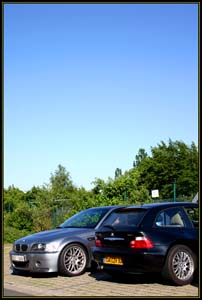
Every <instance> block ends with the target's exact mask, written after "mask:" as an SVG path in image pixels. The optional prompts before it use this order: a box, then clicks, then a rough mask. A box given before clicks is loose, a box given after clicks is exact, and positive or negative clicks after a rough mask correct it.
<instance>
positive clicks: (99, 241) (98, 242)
mask: <svg viewBox="0 0 202 300" xmlns="http://www.w3.org/2000/svg"><path fill="white" fill-rule="evenodd" d="M95 246H96V247H102V242H101V240H99V239H98V238H96V240H95Z"/></svg>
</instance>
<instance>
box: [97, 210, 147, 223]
mask: <svg viewBox="0 0 202 300" xmlns="http://www.w3.org/2000/svg"><path fill="white" fill-rule="evenodd" d="M146 212H147V210H146V209H139V208H138V209H124V208H123V209H121V210H118V211H114V212H112V213H111V214H110V215H109V216H108V218H107V219H106V220H105V221H104V223H103V224H102V225H103V226H106V225H107V226H113V227H121V226H134V227H136V226H138V225H139V224H140V222H141V220H142V218H143V216H144V215H145V214H146Z"/></svg>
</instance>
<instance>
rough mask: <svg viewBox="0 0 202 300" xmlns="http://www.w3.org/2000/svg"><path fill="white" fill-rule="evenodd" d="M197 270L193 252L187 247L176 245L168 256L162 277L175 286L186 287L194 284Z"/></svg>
mask: <svg viewBox="0 0 202 300" xmlns="http://www.w3.org/2000/svg"><path fill="white" fill-rule="evenodd" d="M195 268H196V258H195V254H194V253H193V252H192V250H191V249H190V248H189V247H187V246H185V245H176V246H174V247H172V248H171V249H170V250H169V252H168V254H167V258H166V261H165V265H164V268H163V271H162V275H163V278H164V279H165V280H168V281H170V282H172V283H174V284H175V285H186V284H190V283H191V282H192V280H193V277H194V271H195Z"/></svg>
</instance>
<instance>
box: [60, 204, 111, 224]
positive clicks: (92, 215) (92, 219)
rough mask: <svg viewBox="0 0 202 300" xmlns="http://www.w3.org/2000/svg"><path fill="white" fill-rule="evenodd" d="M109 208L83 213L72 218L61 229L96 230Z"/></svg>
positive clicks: (89, 210)
mask: <svg viewBox="0 0 202 300" xmlns="http://www.w3.org/2000/svg"><path fill="white" fill-rule="evenodd" d="M108 210H109V208H92V209H87V210H84V211H81V212H79V213H77V214H76V215H74V216H72V217H71V218H69V219H68V220H66V221H65V222H64V223H62V224H61V225H60V226H59V227H65V228H68V227H73V228H95V227H96V225H97V224H98V223H99V222H100V220H101V219H102V218H103V217H104V215H105V214H106V213H107V212H108Z"/></svg>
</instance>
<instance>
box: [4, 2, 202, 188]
mask: <svg viewBox="0 0 202 300" xmlns="http://www.w3.org/2000/svg"><path fill="white" fill-rule="evenodd" d="M3 8H4V187H5V188H7V187H8V186H9V185H14V186H15V187H18V188H19V189H21V190H24V191H27V190H29V189H31V188H32V187H33V186H42V185H43V184H44V183H49V182H50V181H49V180H50V176H51V174H54V172H55V171H56V169H57V167H58V165H59V164H61V165H62V166H63V167H65V168H66V171H67V172H69V173H70V176H71V179H72V181H73V183H74V184H75V185H76V186H77V187H84V188H86V189H88V190H89V189H92V188H93V185H92V182H93V181H94V180H95V179H96V178H101V179H103V180H107V179H108V177H111V178H114V173H115V169H116V168H120V169H121V170H122V172H125V171H126V170H129V169H131V168H132V165H133V161H134V159H135V155H137V154H138V151H139V149H140V148H144V149H145V150H146V152H147V153H148V154H150V150H151V147H156V146H157V145H158V144H159V143H160V142H161V141H164V142H166V143H167V142H168V140H169V139H171V140H172V141H176V140H180V141H182V142H184V143H186V144H187V145H189V146H190V145H191V143H192V142H194V143H195V144H196V145H197V146H198V109H199V99H198V69H199V66H198V9H199V7H198V4H194V3H189V4H165V3H162V4H137V3H134V4H132V3H131V4H59V3H58V4H57V3H55V4H51V3H50V4H47V3H46V4H29V3H27V4H17V3H16V4H15V3H13V4H8V3H7V4H4V6H3Z"/></svg>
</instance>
